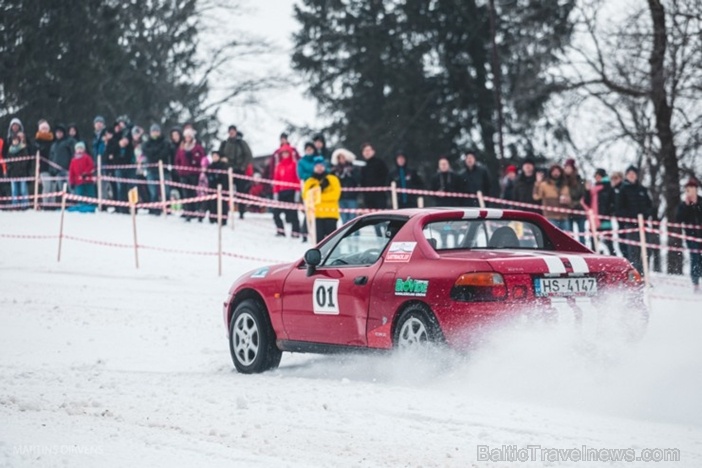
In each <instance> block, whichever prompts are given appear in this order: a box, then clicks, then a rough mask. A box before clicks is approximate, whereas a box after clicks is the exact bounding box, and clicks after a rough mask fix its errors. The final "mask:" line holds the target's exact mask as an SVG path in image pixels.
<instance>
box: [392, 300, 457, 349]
mask: <svg viewBox="0 0 702 468" xmlns="http://www.w3.org/2000/svg"><path fill="white" fill-rule="evenodd" d="M444 343H445V341H444V336H443V334H442V333H441V328H440V327H439V323H438V322H437V320H436V317H435V316H434V314H433V313H432V312H431V310H430V309H429V307H427V306H426V305H424V304H420V303H415V304H410V305H409V306H407V307H406V308H405V309H404V310H403V311H402V312H400V315H399V317H398V318H397V322H396V323H395V331H394V332H393V346H394V347H395V348H396V349H423V348H427V347H431V346H440V345H443V344H444Z"/></svg>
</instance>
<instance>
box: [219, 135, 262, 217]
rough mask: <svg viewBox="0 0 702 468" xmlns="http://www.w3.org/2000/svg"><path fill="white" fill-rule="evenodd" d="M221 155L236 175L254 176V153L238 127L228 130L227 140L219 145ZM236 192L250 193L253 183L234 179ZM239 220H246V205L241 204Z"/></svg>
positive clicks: (242, 179) (240, 178)
mask: <svg viewBox="0 0 702 468" xmlns="http://www.w3.org/2000/svg"><path fill="white" fill-rule="evenodd" d="M219 154H221V155H222V158H224V159H226V160H227V164H229V167H231V168H232V171H234V174H237V175H243V176H247V177H251V176H253V174H254V166H253V153H252V152H251V148H250V147H249V144H248V143H247V142H246V140H244V136H243V135H242V134H241V132H239V130H238V128H237V127H236V125H230V126H229V128H228V129H227V139H226V140H224V141H223V142H222V143H221V144H220V145H219ZM234 184H235V185H236V191H237V192H239V193H249V189H250V188H251V182H250V181H249V179H245V178H242V177H237V178H236V179H234ZM237 207H238V208H239V219H244V213H245V212H246V210H247V205H246V204H245V203H239V204H238V205H237Z"/></svg>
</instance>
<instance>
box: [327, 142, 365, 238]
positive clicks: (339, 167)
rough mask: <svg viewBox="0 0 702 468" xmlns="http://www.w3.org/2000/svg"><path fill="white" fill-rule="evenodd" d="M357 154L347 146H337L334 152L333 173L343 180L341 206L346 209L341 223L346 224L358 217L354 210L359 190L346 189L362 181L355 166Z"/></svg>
mask: <svg viewBox="0 0 702 468" xmlns="http://www.w3.org/2000/svg"><path fill="white" fill-rule="evenodd" d="M355 160H356V155H355V154H353V153H352V152H351V151H349V150H347V149H346V148H337V149H335V150H334V152H333V153H332V157H331V164H332V173H333V174H334V175H335V176H337V177H338V178H339V182H341V199H340V200H339V207H340V208H342V209H344V210H349V211H342V212H341V213H340V215H341V224H342V225H343V224H346V223H348V222H349V221H351V220H352V219H353V218H355V217H356V214H355V213H354V212H353V211H352V210H356V209H357V208H358V192H353V191H348V190H346V189H355V188H356V187H358V184H359V183H360V180H359V178H360V174H359V171H358V168H357V167H356V166H354V164H353V163H354V161H355Z"/></svg>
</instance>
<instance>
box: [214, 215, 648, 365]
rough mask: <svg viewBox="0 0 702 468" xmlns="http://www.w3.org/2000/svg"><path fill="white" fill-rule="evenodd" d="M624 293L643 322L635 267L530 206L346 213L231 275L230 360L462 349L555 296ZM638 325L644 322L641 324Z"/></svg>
mask: <svg viewBox="0 0 702 468" xmlns="http://www.w3.org/2000/svg"><path fill="white" fill-rule="evenodd" d="M608 292H614V293H616V295H617V296H618V297H624V298H626V300H627V302H628V304H629V305H631V306H632V307H627V308H626V309H627V310H630V311H631V314H630V315H631V318H632V320H634V321H635V322H637V324H638V326H639V327H643V328H645V323H646V322H647V319H648V315H647V312H646V308H645V307H644V306H643V284H642V281H641V276H640V275H639V273H638V272H637V271H636V270H635V269H634V268H633V267H632V266H631V264H630V263H629V262H627V261H626V260H624V259H622V258H618V257H613V256H603V255H598V254H595V253H593V252H592V251H590V250H589V249H588V248H586V247H585V246H584V245H582V244H580V243H579V242H577V241H576V240H574V239H573V238H572V237H570V236H569V235H568V234H566V233H564V232H562V231H560V230H559V229H557V228H556V227H554V226H553V225H552V224H551V223H549V222H548V221H547V220H546V219H545V218H543V217H542V216H540V215H538V214H534V213H528V212H523V211H516V210H501V209H456V208H435V209H409V210H398V211H392V212H380V213H374V214H370V215H365V216H361V217H359V218H356V219H354V220H352V221H350V222H349V223H347V224H346V225H344V226H343V227H342V228H340V229H339V230H337V231H336V232H334V233H333V234H332V235H330V236H329V237H327V238H326V239H324V241H323V242H321V243H320V244H319V245H318V246H316V247H315V248H313V249H310V250H308V251H307V252H306V253H305V256H304V258H303V259H300V260H297V261H294V262H292V263H287V264H281V265H273V266H268V267H263V268H259V269H257V270H254V271H252V272H249V273H247V274H245V275H244V276H242V277H241V278H239V279H238V280H237V281H236V282H235V283H234V284H233V285H232V287H231V289H230V290H229V296H228V299H227V301H226V302H225V304H224V320H225V323H226V326H227V328H228V330H229V344H230V351H231V355H232V359H233V361H234V365H235V367H236V369H237V370H238V371H239V372H243V373H255V372H262V371H265V370H268V369H272V368H275V367H277V366H278V364H279V363H280V358H281V354H282V352H283V351H295V352H319V353H326V352H338V351H349V350H358V349H361V348H367V349H392V348H395V347H411V346H417V345H421V344H424V343H426V342H436V343H446V344H448V345H450V346H453V347H456V348H462V347H464V346H466V345H467V344H469V343H470V341H471V337H473V336H475V335H476V334H477V332H478V331H479V330H480V329H481V328H482V327H484V326H485V325H486V324H490V323H493V322H495V321H496V320H500V319H503V318H505V317H510V316H514V315H515V314H519V313H523V311H524V310H525V309H529V310H531V311H532V312H531V313H534V311H536V312H537V313H538V314H543V315H544V316H548V314H549V313H550V312H551V311H552V310H553V308H552V304H553V303H554V302H561V303H563V302H565V303H567V304H569V305H571V307H572V308H573V310H574V311H575V312H576V313H577V312H578V310H579V308H578V306H577V305H576V302H577V301H578V300H581V298H589V299H591V300H592V301H594V302H597V301H598V300H601V298H602V297H604V295H605V293H608ZM642 324H643V325H642Z"/></svg>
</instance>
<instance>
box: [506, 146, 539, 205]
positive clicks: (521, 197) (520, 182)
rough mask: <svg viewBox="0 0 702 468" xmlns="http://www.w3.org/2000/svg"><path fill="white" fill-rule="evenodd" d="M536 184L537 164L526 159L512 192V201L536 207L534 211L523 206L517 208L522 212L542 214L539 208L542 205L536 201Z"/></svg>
mask: <svg viewBox="0 0 702 468" xmlns="http://www.w3.org/2000/svg"><path fill="white" fill-rule="evenodd" d="M535 183H536V164H535V163H534V160H533V159H531V158H526V159H525V160H524V162H523V163H522V170H521V171H520V172H519V175H518V176H517V180H515V181H514V189H513V190H512V200H513V201H516V202H520V203H529V204H530V205H535V208H534V209H530V208H525V207H523V206H518V207H516V208H517V209H520V210H526V211H533V212H534V213H540V212H541V210H540V209H539V207H540V206H541V203H539V202H537V201H536V200H534V184H535Z"/></svg>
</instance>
